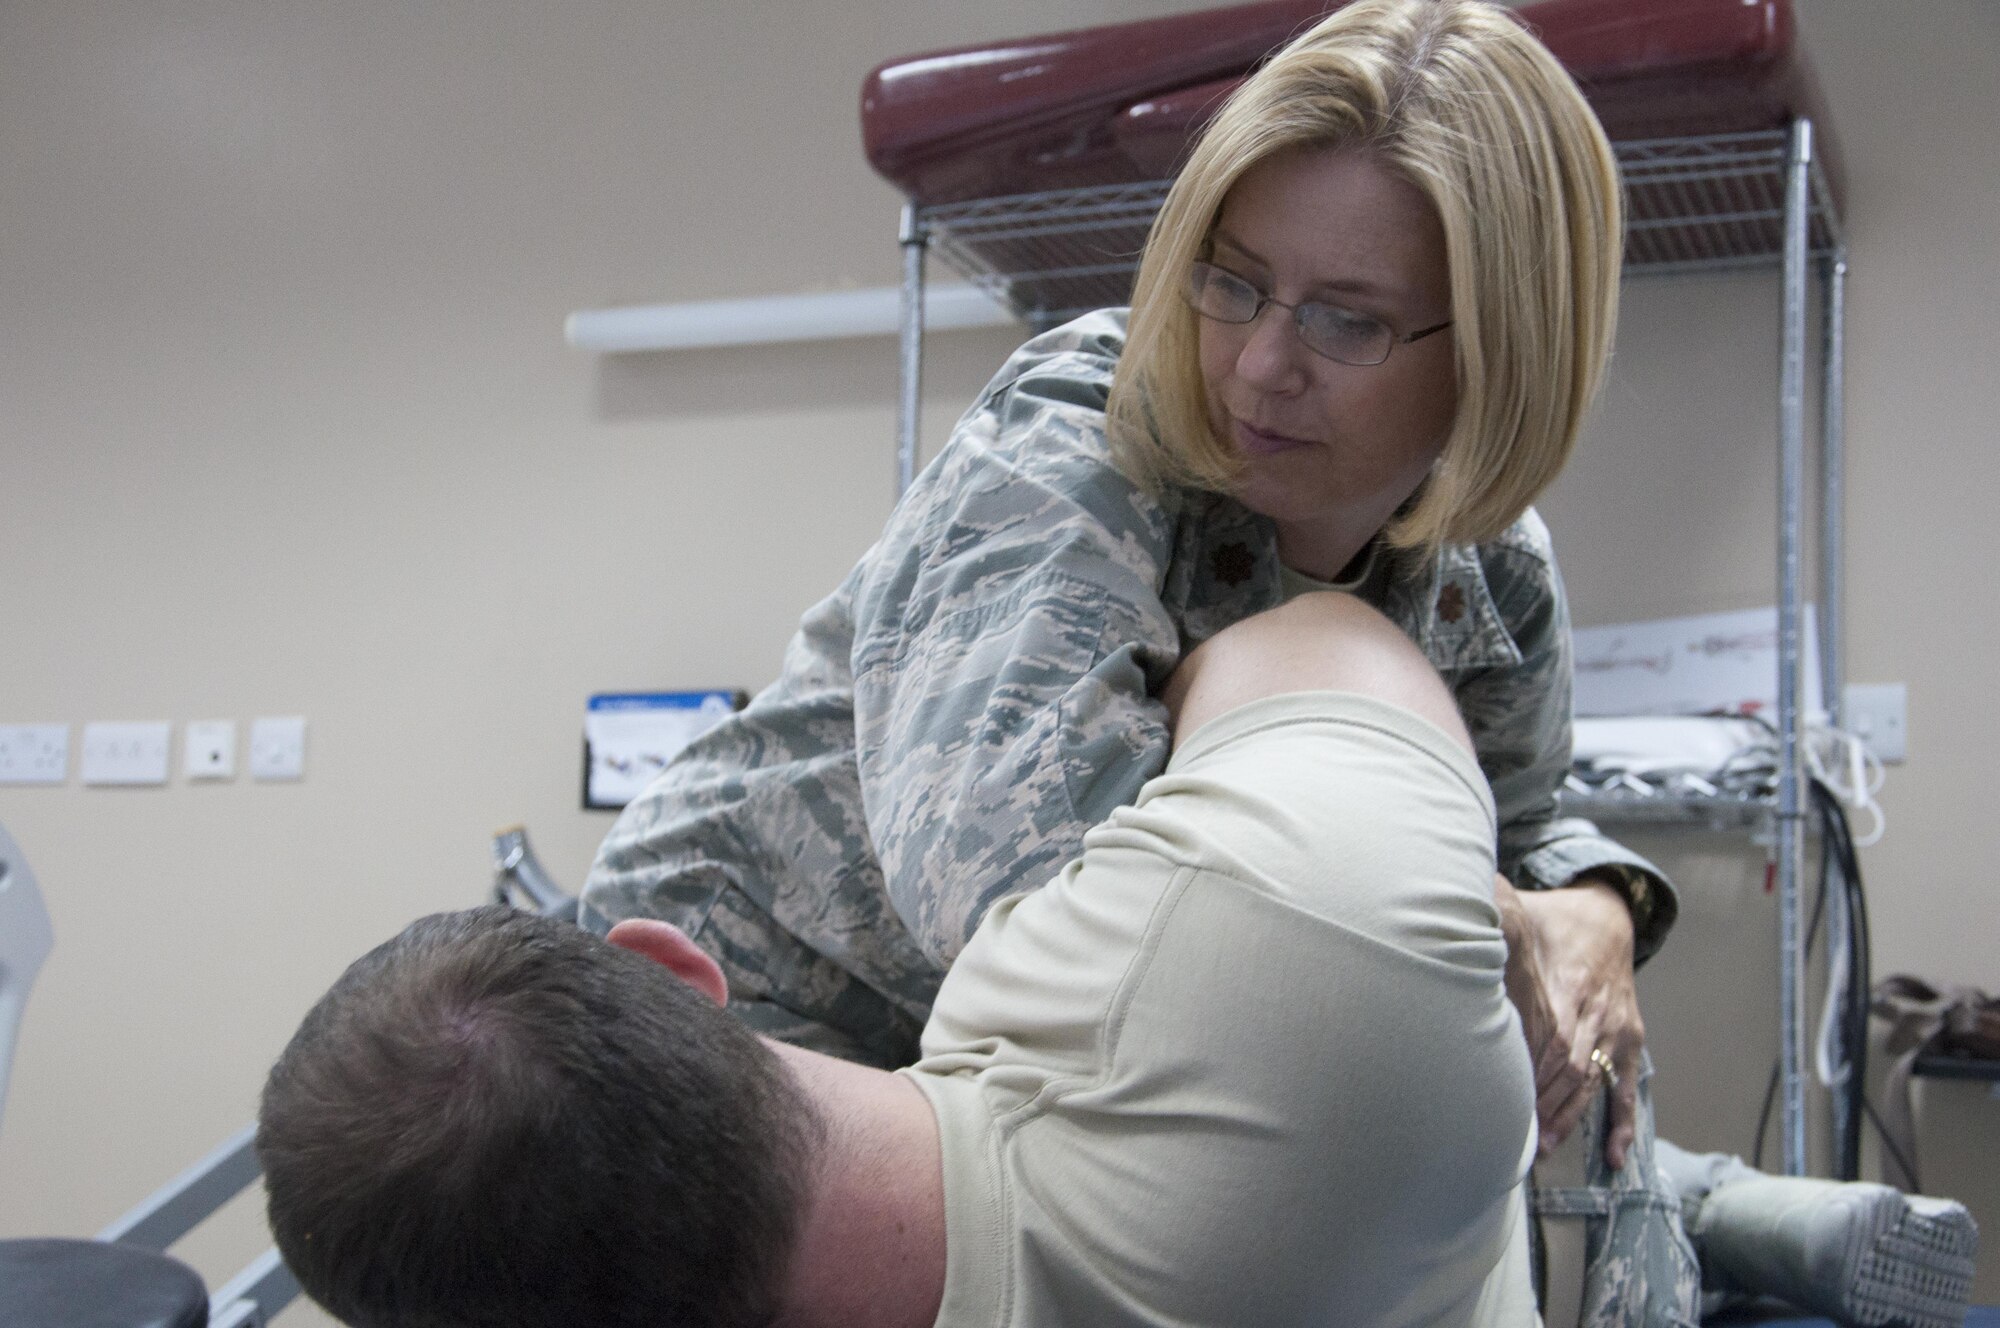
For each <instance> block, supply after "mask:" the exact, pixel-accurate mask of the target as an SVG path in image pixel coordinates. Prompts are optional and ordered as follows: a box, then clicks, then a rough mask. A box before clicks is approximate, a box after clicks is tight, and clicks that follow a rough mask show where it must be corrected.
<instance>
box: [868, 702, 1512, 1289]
mask: <svg viewBox="0 0 2000 1328" xmlns="http://www.w3.org/2000/svg"><path fill="white" fill-rule="evenodd" d="M1493 820H1494V816H1493V804H1492V798H1491V796H1490V794H1489V793H1488V791H1487V788H1486V785H1485V782H1484V780H1483V779H1482V778H1481V777H1480V773H1479V769H1478V766H1477V765H1476V764H1475V763H1474V761H1473V759H1472V758H1471V756H1470V755H1468V754H1466V753H1465V752H1464V751H1462V750H1461V749H1460V748H1458V747H1457V746H1456V745H1455V744H1454V743H1453V742H1451V740H1450V739H1448V738H1447V737H1446V736H1445V735H1444V734H1442V733H1441V732H1439V731H1438V730H1437V729H1435V728H1434V727H1432V726H1431V725H1430V724H1428V723H1426V722H1425V721H1423V720H1421V719H1419V718H1417V717H1416V716H1414V715H1412V714H1409V713H1408V712H1405V711H1403V710H1400V709H1397V708H1395V707H1391V706H1388V705H1385V704H1382V703H1379V702H1376V701H1373V700H1369V699H1367V698H1363V697H1359V696H1353V695H1348V694H1343V693H1330V692H1320V693H1305V694H1299V695H1294V696H1284V697H1275V698H1270V699H1268V700H1264V701H1260V702H1257V703H1255V704H1252V705H1249V706H1245V707H1243V708H1241V709H1239V710H1236V711H1233V712H1231V713H1230V714H1227V715H1225V716H1223V717H1221V718H1220V719H1217V720H1216V721H1214V722H1213V723H1211V724H1208V725H1206V726H1204V727H1203V729H1202V730H1201V731H1200V732H1198V733H1197V734H1195V735H1194V737H1193V738H1192V739H1191V740H1190V741H1188V742H1187V743H1186V744H1185V745H1184V746H1183V748H1182V749H1181V750H1180V751H1178V752H1177V753H1175V755H1174V758H1173V760H1172V762H1171V763H1170V764H1169V766H1168V767H1167V770H1166V772H1165V773H1164V774H1162V775H1161V776H1159V777H1158V778H1157V779H1154V780H1152V781H1150V782H1149V783H1148V784H1147V785H1146V786H1145V788H1144V790H1143V791H1142V792H1141V794H1140V796H1139V800H1138V801H1137V802H1136V803H1135V804H1134V805H1133V806H1131V807H1128V808H1125V809H1122V810H1120V811H1119V812H1117V813H1116V814H1115V815H1113V817H1112V818H1111V819H1110V820H1109V821H1107V822H1106V823H1105V824H1104V825H1102V826H1100V827H1098V828H1097V829H1095V830H1093V831H1091V833H1090V834H1089V836H1088V837H1087V838H1086V839H1085V841H1084V853H1083V856H1082V857H1081V858H1079V859H1078V860H1077V861H1075V862H1073V863H1071V864H1070V865H1069V866H1068V867H1067V868H1065V869H1064V871H1063V872H1062V873H1061V875H1059V876H1058V877H1057V878H1056V879H1055V880H1054V881H1053V882H1052V883H1051V884H1049V885H1048V886H1047V887H1045V888H1043V889H1041V890H1038V891H1035V892H1033V893H1030V894H1027V895H1023V896H1018V897H1016V898H1014V899H1010V900H1007V901H1005V902H1003V903H1001V904H1000V905H998V906H997V907H996V908H995V909H994V910H993V911H992V913H991V914H989V915H988V917H987V918H986V920H985V921H984V923H982V925H981V927H980V929H979V931H978V932H977V934H976V935H975V936H974V937H973V940H972V942H971V943H970V944H969V945H968V946H967V947H966V949H965V952H964V953H963V954H962V955H960V957H959V959H958V961H957V963H956V964H955V965H954V966H953V968H952V970H951V972H950V974H949V975H948V976H947V977H946V979H945V982H944V986H943V988H942V990H940V992H939V993H938V999H937V1004H936V1006H935V1007H934V1009H933V1012H932V1015H931V1021H930V1024H929V1025H928V1027H927V1028H926V1029H925V1032H924V1042H923V1047H924V1053H925V1054H924V1058H923V1060H921V1061H920V1062H919V1063H918V1064H917V1065H915V1066H913V1067H911V1068H910V1069H908V1070H905V1071H903V1073H905V1074H908V1075H909V1076H910V1077H911V1078H912V1079H913V1080H914V1081H915V1082H916V1083H917V1085H918V1086H919V1087H920V1088H921V1089H922V1090H923V1092H924V1093H925V1094H926V1096H927V1097H928V1098H929V1100H930V1102H931V1104H932V1106H933V1108H934V1109H935V1110H936V1112H937V1115H938V1121H939V1126H940V1130H941V1133H942V1139H943V1146H944V1180H945V1202H946V1209H947V1252H946V1262H947V1271H946V1282H945V1295H944V1305H943V1309H942V1311H941V1313H940V1314H939V1316H938V1320H937V1321H938V1323H939V1324H940V1325H951V1326H952V1328H960V1326H961V1325H988V1324H992V1325H1022V1326H1023V1328H1025V1326H1026V1325H1035V1326H1036V1328H1051V1326H1053V1325H1095V1324H1106V1325H1111V1324H1117V1325H1130V1324H1162V1325H1164V1324H1175V1325H1204V1326H1213V1325H1229V1324H1242V1325H1246V1326H1248V1325H1257V1326H1258V1328H1279V1326H1282V1325H1291V1324H1297V1325H1307V1324H1312V1325H1324V1324H1367V1325H1371V1326H1377V1328H1391V1326H1393V1325H1401V1324H1477V1325H1489V1324H1492V1325H1498V1324H1507V1325H1517V1324H1532V1323H1535V1322H1536V1321H1537V1320H1536V1316H1535V1310H1534V1302H1533V1296H1532V1292H1531V1290H1530V1287H1529V1279H1528V1270H1527V1259H1526V1244H1525V1230H1524V1227H1523V1225H1522V1223H1523V1221H1524V1219H1523V1217H1522V1212H1521V1201H1520V1188H1519V1187H1520V1182H1521V1179H1522V1177H1523V1176H1524V1175H1525V1174H1526V1170H1527V1166H1528V1162H1529V1158H1530V1154H1531V1153H1532V1150H1533V1147H1534V1139H1535V1132H1534V1088H1533V1082H1534V1081H1533V1076H1532V1073H1531V1071H1530V1068H1529V1064H1528V1058H1527V1052H1526V1050H1525V1046H1524V1044H1523V1042H1522V1038H1521V1033H1520V1028H1519V1024H1518V1021H1517V1019H1516V1016H1515V1014H1514V1010H1513V1007H1512V1006H1511V1005H1509V1004H1508V1002H1507V1000H1506V998H1505V995H1504V994H1503V992H1502V989H1501V972H1502V967H1503V965H1504V962H1505V957H1506V952H1505V945H1504V942H1503V941H1502V939H1501V936H1500V930H1499V919H1498V915H1497V914H1496V913H1495V911H1494V906H1493V902H1492V875H1493V843H1494V825H1493Z"/></svg>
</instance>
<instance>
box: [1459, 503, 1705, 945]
mask: <svg viewBox="0 0 2000 1328" xmlns="http://www.w3.org/2000/svg"><path fill="white" fill-rule="evenodd" d="M1481 557H1482V560H1483V561H1484V562H1485V564H1486V571H1487V578H1486V579H1487V584H1488V586H1489V587H1490V588H1491V590H1492V593H1493V596H1494V605H1495V607H1496V608H1497V609H1498V610H1499V613H1500V615H1501V618H1502V620H1503V621H1504V622H1505V623H1506V624H1507V627H1508V629H1509V631H1510V632H1511V633H1512V634H1513V637H1514V642H1515V644H1516V645H1517V646H1518V647H1519V649H1520V654H1521V659H1520V662H1519V663H1518V664H1513V665H1507V666H1500V667H1494V668H1487V669H1481V670H1476V671H1474V672H1472V673H1470V674H1468V675H1467V676H1465V677H1464V678H1461V679H1460V680H1459V683H1458V687H1457V696H1458V703H1459V709H1460V711H1461V713H1462V714H1463V715H1464V716H1465V721H1466V726H1467V727H1468V728H1469V729H1470V730H1471V732H1472V736H1473V742H1474V745H1475V746H1476V748H1477V749H1478V752H1479V763H1480V766H1481V768H1482V769H1483V770H1484V771H1485V772H1486V778H1487V781H1488V783H1490V784H1491V785H1492V788H1493V799H1494V802H1495V804H1496V806H1497V807H1498V809H1499V814H1500V870H1501V872H1502V873H1504V874H1505V875H1506V876H1507V877H1508V879H1510V880H1512V881H1513V882H1514V884H1515V885H1516V886H1517V887H1518V888H1520V889H1524V890H1542V889H1554V888H1556V887H1559V886H1564V885H1568V884H1570V883H1571V882H1573V881H1574V880H1575V879H1576V878H1577V877H1578V876H1579V875H1581V874H1583V873H1584V872H1588V871H1600V872H1604V873H1606V874H1609V875H1612V876H1614V877H1615V878H1616V879H1618V880H1619V881H1620V882H1621V883H1622V884H1623V887H1624V889H1623V893H1624V894H1625V896H1626V899H1627V901H1628V902H1629V903H1631V904H1632V905H1633V921H1634V924H1635V926H1634V941H1635V947H1634V955H1635V958H1636V959H1637V960H1638V961H1640V962H1644V961H1645V960H1646V959H1648V958H1649V957H1651V955H1652V954H1653V952H1654V951H1656V950H1658V949H1659V948H1660V944H1661V942H1662V941H1664V940H1665V939H1666V935H1667V932H1668V931H1670V930H1671V929H1672V927H1673V924H1674V918H1675V917H1676V916H1677V915H1678V913H1679V911H1680V909H1679V903H1678V900H1677V899H1676V897H1675V894H1674V889H1673V886H1672V884H1671V883H1669V882H1668V880H1667V878H1666V875H1665V874H1664V873H1663V872H1661V871H1660V869H1659V868H1658V867H1655V866H1654V865H1653V864H1652V863H1651V862H1649V861H1647V860H1646V859H1645V858H1643V857H1641V856H1639V855H1638V854H1637V853H1634V852H1633V851H1632V850H1631V849H1629V848H1626V847H1625V846H1624V845H1623V844H1620V843H1618V842H1617V841H1616V840H1614V839H1612V838H1610V837H1609V836H1607V835H1605V834H1603V833H1601V832H1600V831H1599V830H1598V828H1597V827H1596V826H1595V825H1593V824H1592V823H1591V822H1589V821H1587V820H1584V819H1582V818H1581V817H1574V816H1568V817H1566V816H1561V815H1558V814H1557V804H1556V791H1557V790H1558V789H1559V788H1561V787H1562V781H1563V778H1564V776H1565V775H1566V774H1567V773H1568V771H1569V764H1570V723H1571V720H1570V690H1571V683H1572V673H1571V670H1572V667H1573V666H1572V660H1571V646H1570V631H1569V604H1568V601H1567V599H1566V598H1565V596H1564V594H1563V586H1562V575H1561V573H1560V572H1559V571H1558V570H1557V568H1556V565H1555V561H1554V557H1553V554H1552V553H1551V552H1550V551H1549V548H1548V545H1547V543H1546V540H1532V541H1530V540H1503V541H1500V542H1497V543H1496V544H1493V545H1488V546H1485V547H1484V548H1482V549H1481Z"/></svg>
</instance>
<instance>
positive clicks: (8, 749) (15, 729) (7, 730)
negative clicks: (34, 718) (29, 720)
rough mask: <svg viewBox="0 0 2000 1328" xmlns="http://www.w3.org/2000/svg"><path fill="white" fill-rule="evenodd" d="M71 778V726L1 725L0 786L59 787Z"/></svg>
mask: <svg viewBox="0 0 2000 1328" xmlns="http://www.w3.org/2000/svg"><path fill="white" fill-rule="evenodd" d="M68 778H69V725H67V724H0V784H60V783H62V782H63V781H65V780H67V779H68Z"/></svg>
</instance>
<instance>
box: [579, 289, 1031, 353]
mask: <svg viewBox="0 0 2000 1328" xmlns="http://www.w3.org/2000/svg"><path fill="white" fill-rule="evenodd" d="M901 298H902V292H901V291H899V290H898V289H897V288H896V287H894V286H878V287H874V288H871V289H868V290H849V291H827V292H824V293H822V294H815V295H766V296H759V297H756V298H752V299H743V300H699V301H695V302H692V303H688V304H641V305H629V306H626V307H623V308H617V309H580V310H578V311H577V312H576V313H573V314H571V315H570V316H569V317H568V318H567V319H565V320H563V339H564V340H565V341H567V342H569V344H570V345H572V346H574V347H576V348H577V349H578V350H590V351H603V352H619V351H646V350H692V349H696V348H700V347H708V346H753V345H762V344H766V343H770V342H780V341H821V340H827V339H831V338H834V337H886V336H889V335H891V334H893V333H894V332H895V331H896V329H897V328H898V326H899V325H900V323H901V314H900V309H899V304H898V302H899V301H900V300H901ZM1014 321H1015V320H1014V315H1013V314H1012V313H1010V312H1009V311H1008V310H1006V309H1004V308H1002V307H1001V306H1000V305H998V304H995V303H994V302H993V299H992V297H990V296H989V295H987V294H986V293H985V292H984V291H982V290H980V289H979V288H978V287H977V286H967V285H956V286H933V287H931V288H930V289H929V290H927V291H925V293H924V326H925V328H926V329H927V330H931V331H939V330H943V329H947V328H955V327H1003V326H1006V325H1007V324H1010V323H1012V322H1014Z"/></svg>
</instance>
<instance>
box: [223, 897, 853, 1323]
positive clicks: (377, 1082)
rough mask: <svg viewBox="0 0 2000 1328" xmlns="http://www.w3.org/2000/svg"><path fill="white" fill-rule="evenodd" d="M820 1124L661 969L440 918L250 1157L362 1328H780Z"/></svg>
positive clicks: (495, 915) (512, 924)
mask: <svg viewBox="0 0 2000 1328" xmlns="http://www.w3.org/2000/svg"><path fill="white" fill-rule="evenodd" d="M819 1138H820V1130H819V1124H818V1119H817V1117H816V1116H815V1115H814V1113H813V1111H812V1108H811V1106H810V1104H809V1102H808V1101H807V1100H806V1098H805V1096H804V1094H803V1092H802V1091H801V1090H800V1089H799V1087H798V1086H797V1084H796V1083H795V1082H794V1080H793V1079H792V1077H791V1075H790V1074H789V1072H788V1071H786V1070H785V1068H784V1067H783V1066H782V1065H781V1064H780V1063H779V1062H778V1060H777V1058H776V1057H775V1056H774V1055H773V1054H772V1053H771V1052H770V1051H769V1049H767V1048H766V1047H764V1046H763V1045H762V1044H760V1043H759V1042H758V1041H757V1039H756V1037H755V1036H753V1035H752V1034H751V1033H750V1032H749V1031H748V1030H747V1029H746V1028H744V1027H743V1026H742V1024H740V1023H739V1022H738V1021H737V1020H736V1019H735V1018H734V1017H733V1016H731V1015H729V1014H728V1013H726V1012H725V1011H723V1010H722V1009H720V1008H719V1007H717V1006H716V1005H715V1004H714V1003H713V1002H711V1001H709V1000H708V999H706V998H705V997H704V996H702V995H701V994H700V993H698V992H696V991H695V990H694V989H693V988H691V987H689V986H687V985H686V984H685V983H683V982H681V981H680V980H679V979H678V978H676V977H674V976H673V974H671V973H670V972H669V971H668V970H666V969H665V968H663V967H661V966H660V965H659V964H656V963H654V962H653V961H651V960H649V959H646V958H643V957H641V956H639V955H636V954H631V953H628V952H627V951H624V950H621V949H619V948H617V947H615V946H611V945H607V944H605V943H604V942H602V941H600V940H598V939H597V938H596V937H594V936H592V935H590V934H588V933H587V932H584V931H581V930H579V929H578V928H576V927H575V926H573V925H570V924H567V923H558V922H553V921H550V920H548V919H545V918H541V917H537V916H534V915H532V914H527V913H520V912H515V911H512V910H508V909H504V908H494V907H489V908H479V909H471V910H468V911H465V912H461V913H441V914H437V915H435V916H432V917H427V918H423V919H421V920H419V921H417V922H414V923H412V924H411V925H410V926H409V927H407V928H406V929H404V931H403V932H402V934H400V935H399V936H397V937H396V938H395V939H394V940H391V941H389V942H387V943H385V944H383V945H381V946H378V947H376V948H375V949H374V950H372V951H370V952H369V953H368V954H367V955H365V956H363V957H362V958H361V959H359V960H357V961H355V963H354V964H353V965H351V966H350V967H349V968H348V970H347V971H346V972H345V973H344V974H342V975H341V977H340V980H339V981H337V982H335V983H334V985H333V988H332V990H330V991H328V992H327V994H326V995H325V996H323V997H321V998H320V1001H319V1003H318V1004H317V1005H315V1006H314V1007H313V1009H312V1011H311V1013H309V1014H308V1015H307V1016H306V1018H305V1022H304V1023H303V1024H302V1025H301V1026H300V1028H299V1031H298V1032H297V1034H295V1035H294V1036H293V1038H292V1041H291V1044H290V1045H289V1046H287V1047H286V1048H285V1052H284V1054H283V1055H282V1056H281V1057H279V1059H278V1063H277V1065H275V1066H274V1067H273V1068H272V1070H271V1076H270V1079H269V1081H268V1082H267V1083H266V1084H265V1087H264V1098H263V1105H262V1108H261V1110H260V1112H259V1115H258V1130H257V1152H258V1155H259V1157H260V1158H262V1160H263V1164H264V1174H265V1184H266V1189H267V1191H268V1195H269V1202H270V1218H271V1228H272V1230H273V1231H274V1232H275V1233H276V1235H277V1241H278V1248H279V1249H280V1250H281V1251H282V1252H283V1254H284V1256H285V1260H286V1262H287V1263H288V1264H290V1266H291V1268H292V1271H293V1272H294V1273H295V1274H297V1276H298V1279H299V1282H300V1285H301V1286H303V1287H304V1288H305V1290H306V1291H307V1292H308V1293H309V1294H311V1295H312V1297H313V1298H314V1299H315V1300H318V1301H319V1302H320V1303H321V1304H323V1305H324V1306H325V1307H326V1308H327V1309H328V1310H330V1311H332V1312H333V1313H334V1314H335V1315H337V1316H339V1317H340V1318H342V1319H344V1320H346V1321H347V1322H349V1323H351V1324H355V1325H358V1326H359V1328H459V1326H461V1325H474V1324H477V1325H481V1326H482V1328H503V1326H518V1328H529V1326H530V1325H534V1326H536V1328H585V1326H586V1325H587V1326H589V1328H625V1326H626V1325H631V1326H632V1328H637V1326H638V1325H642V1324H643V1325H647V1328H656V1326H657V1325H662V1324H691V1325H693V1324H698V1325H716V1326H717V1328H722V1326H723V1325H729V1326H731V1328H734V1326H735V1325H749V1324H758V1323H762V1322H764V1321H766V1320H768V1319H769V1318H770V1316H771V1314H772V1312H773V1310H774V1308H775V1304H776V1297H777V1295H778V1293H779V1291H780V1289H781V1288H780V1279H781V1278H782V1277H783V1275H784V1271H785V1268H786V1265H787V1262H788V1259H789V1256H790V1252H791V1246H792V1244H793V1241H794V1238H795V1237H796V1235H797V1231H798V1226H799V1217H800V1209H801V1207H802V1205H803V1202H804V1195H805V1190H806V1181H807V1179H808V1176H809V1173H810V1168H811V1166H812V1160H813V1154H814V1153H815V1151H816V1149H817V1146H818V1142H819Z"/></svg>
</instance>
